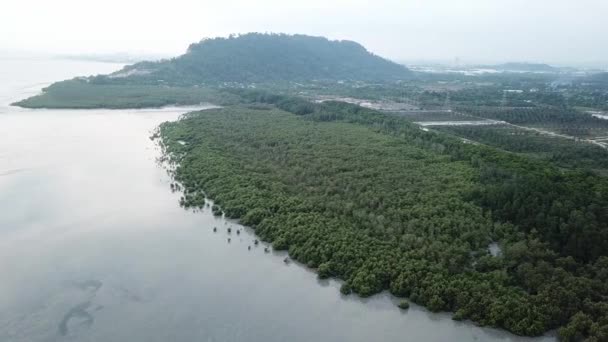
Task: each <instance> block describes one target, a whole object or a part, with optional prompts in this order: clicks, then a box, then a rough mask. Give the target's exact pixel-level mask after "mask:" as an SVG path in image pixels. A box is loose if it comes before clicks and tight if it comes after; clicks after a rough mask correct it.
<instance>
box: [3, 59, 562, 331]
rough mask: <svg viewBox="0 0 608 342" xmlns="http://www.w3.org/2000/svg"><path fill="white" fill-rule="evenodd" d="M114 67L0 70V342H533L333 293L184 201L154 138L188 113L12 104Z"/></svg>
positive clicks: (391, 302)
mask: <svg viewBox="0 0 608 342" xmlns="http://www.w3.org/2000/svg"><path fill="white" fill-rule="evenodd" d="M118 67H119V66H118V65H109V64H100V63H90V62H88V63H75V62H73V61H71V62H62V61H25V62H23V61H22V62H11V61H2V62H1V63H0V76H3V77H0V80H1V81H0V82H3V84H0V103H1V105H0V274H2V281H0V341H28V342H37V341H45V342H46V341H104V342H106V341H134V342H137V341H146V342H150V341H277V342H279V341H281V342H282V341H379V340H381V341H520V340H522V341H523V340H527V339H523V338H519V337H515V336H513V335H510V334H507V333H504V332H500V331H497V330H493V329H485V328H479V327H476V326H474V325H472V324H470V323H466V322H464V323H463V322H455V321H452V320H451V319H450V318H449V315H448V314H432V313H429V312H427V311H426V310H424V309H422V308H420V307H417V306H415V305H413V306H412V307H411V308H410V309H409V310H408V311H405V312H402V311H400V310H399V309H398V308H397V307H396V306H395V303H396V299H394V298H392V297H391V296H389V295H387V294H381V295H378V296H374V297H372V298H369V299H359V298H357V297H355V296H346V297H345V296H342V295H340V292H339V283H338V282H336V281H320V280H317V278H316V277H315V275H314V273H312V272H311V271H309V270H307V269H306V268H305V267H302V266H300V265H298V264H296V263H289V264H285V263H284V262H283V259H284V258H285V254H283V253H264V251H263V249H264V245H260V246H258V247H255V246H254V245H253V244H252V241H253V239H254V236H253V235H252V234H251V232H250V231H249V230H248V229H245V228H242V227H239V226H238V225H237V224H236V223H234V222H228V221H224V220H222V219H221V218H215V217H213V215H211V213H210V210H209V209H204V210H203V211H202V212H196V213H194V212H192V211H186V210H184V209H182V208H180V207H179V205H178V199H179V196H180V194H179V193H172V192H171V191H170V188H169V183H170V180H169V178H168V177H167V175H166V171H165V170H164V169H163V168H161V167H159V166H158V165H157V163H156V158H157V157H158V155H159V150H158V149H157V148H156V146H155V145H154V143H153V142H152V141H150V139H149V136H150V132H151V131H152V130H153V129H154V128H155V127H156V126H157V125H158V124H159V123H161V122H163V121H166V120H175V119H176V118H177V117H178V116H179V115H180V114H181V113H183V112H184V111H185V110H184V109H177V108H169V109H162V110H86V111H83V110H25V109H19V108H13V107H8V106H7V103H9V102H11V101H14V100H18V99H20V98H21V97H24V96H27V95H29V94H33V93H35V92H37V91H38V90H39V89H40V88H41V87H42V86H43V85H44V84H48V82H50V81H52V80H55V79H63V78H67V77H72V76H76V75H79V74H89V73H98V72H99V73H101V72H108V71H112V70H115V69H117V68H118ZM7 77H8V78H7ZM213 227H218V231H217V232H216V233H214V232H213ZM228 227H232V228H233V233H232V234H231V235H229V234H228V233H227V228H228ZM235 229H242V232H241V234H240V235H237V234H236V232H235ZM228 237H231V242H230V243H228V240H227V239H228ZM250 245H251V246H252V249H251V251H249V250H248V248H247V247H248V246H250ZM539 340H540V339H539ZM545 340H552V339H551V338H545Z"/></svg>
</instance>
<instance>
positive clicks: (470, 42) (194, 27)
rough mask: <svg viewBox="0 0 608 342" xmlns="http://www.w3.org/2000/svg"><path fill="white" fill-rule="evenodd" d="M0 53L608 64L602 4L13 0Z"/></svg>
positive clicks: (1, 20)
mask: <svg viewBox="0 0 608 342" xmlns="http://www.w3.org/2000/svg"><path fill="white" fill-rule="evenodd" d="M2 7H3V8H2V11H1V12H0V32H3V34H2V35H0V51H4V52H11V51H13V52H14V51H17V52H28V53H52V54H80V53H83V54H93V53H116V52H123V53H130V54H160V55H165V56H173V55H178V54H181V53H183V52H184V51H185V49H186V48H187V46H188V45H189V44H190V43H193V42H197V41H199V40H201V39H202V38H204V37H215V36H227V35H229V34H232V33H246V32H281V33H302V34H308V35H318V36H325V37H328V38H331V39H348V40H354V41H357V42H359V43H361V44H363V45H364V46H365V47H367V48H368V49H369V50H370V51H372V52H374V53H376V54H378V55H381V56H383V57H387V58H389V59H392V60H395V61H404V62H408V61H410V62H411V61H421V60H427V61H443V62H446V61H447V62H449V61H455V60H456V59H458V60H460V61H461V62H463V63H494V62H507V61H528V62H546V63H552V64H557V65H572V66H600V67H608V44H606V38H605V37H606V36H605V33H606V32H608V22H607V21H606V20H605V18H608V2H606V1H603V0H578V1H571V0H535V1H529V0H509V1H506V0H462V1H453V0H427V1H422V0H415V1H414V0H376V1H365V0H332V1H327V0H307V1H301V0H297V1H289V2H287V1H281V0H260V1H255V2H254V1H245V0H223V1H206V0H203V1H200V0H199V1H197V0H174V1H171V2H150V1H144V0H129V1H127V0H106V1H94V2H93V1H78V0H54V1H44V0H8V2H5V3H3V6H2Z"/></svg>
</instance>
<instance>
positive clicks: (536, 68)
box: [491, 62, 560, 72]
mask: <svg viewBox="0 0 608 342" xmlns="http://www.w3.org/2000/svg"><path fill="white" fill-rule="evenodd" d="M491 67H492V68H494V69H496V70H500V71H514V72H559V71H560V69H559V68H556V67H554V66H551V65H549V64H543V63H519V62H513V63H503V64H498V65H493V66H491Z"/></svg>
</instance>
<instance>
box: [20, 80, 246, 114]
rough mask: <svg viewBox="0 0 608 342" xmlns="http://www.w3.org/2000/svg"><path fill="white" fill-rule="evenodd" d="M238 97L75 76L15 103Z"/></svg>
mask: <svg viewBox="0 0 608 342" xmlns="http://www.w3.org/2000/svg"><path fill="white" fill-rule="evenodd" d="M237 100H238V98H237V97H235V96H231V95H230V94H227V93H223V92H221V91H219V90H214V89H210V88H201V87H166V86H149V85H111V84H103V85H100V84H92V83H91V82H88V81H86V80H82V79H73V80H69V81H63V82H57V83H53V84H52V85H51V86H49V87H47V88H45V89H44V91H43V93H42V94H40V95H36V96H33V97H30V98H28V99H25V100H22V101H19V102H16V103H14V105H17V106H21V107H26V108H78V109H88V108H113V109H119V108H150V107H163V106H171V105H181V106H184V105H199V104H201V103H214V104H219V105H222V104H230V103H235V102H236V101H237Z"/></svg>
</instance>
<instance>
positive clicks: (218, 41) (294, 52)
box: [96, 33, 410, 85]
mask: <svg viewBox="0 0 608 342" xmlns="http://www.w3.org/2000/svg"><path fill="white" fill-rule="evenodd" d="M409 76H410V71H409V70H408V69H407V68H406V67H404V66H402V65H399V64H397V63H393V62H391V61H388V60H386V59H384V58H382V57H379V56H376V55H374V54H372V53H370V52H369V51H367V50H366V49H365V48H364V47H363V46H361V45H360V44H358V43H355V42H352V41H344V40H342V41H332V40H328V39H326V38H323V37H311V36H306V35H286V34H261V33H249V34H244V35H240V36H231V37H229V38H214V39H205V40H202V41H201V42H199V43H195V44H192V45H190V47H189V48H188V51H187V52H186V53H185V54H184V55H182V56H179V57H176V58H173V59H170V60H163V61H159V62H141V63H137V64H134V65H130V66H127V67H125V68H124V69H123V70H121V71H119V72H117V73H114V74H113V75H110V76H109V77H108V78H107V79H105V80H103V79H101V80H100V79H98V80H96V81H106V82H107V81H111V82H113V83H114V82H125V81H126V82H129V83H142V82H143V83H147V84H150V83H158V82H159V80H161V81H160V82H161V83H168V84H173V85H195V84H209V83H217V82H244V83H249V82H274V81H298V80H300V81H303V80H306V81H310V80H334V81H336V80H365V81H371V80H398V79H404V78H408V77H409Z"/></svg>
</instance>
